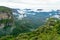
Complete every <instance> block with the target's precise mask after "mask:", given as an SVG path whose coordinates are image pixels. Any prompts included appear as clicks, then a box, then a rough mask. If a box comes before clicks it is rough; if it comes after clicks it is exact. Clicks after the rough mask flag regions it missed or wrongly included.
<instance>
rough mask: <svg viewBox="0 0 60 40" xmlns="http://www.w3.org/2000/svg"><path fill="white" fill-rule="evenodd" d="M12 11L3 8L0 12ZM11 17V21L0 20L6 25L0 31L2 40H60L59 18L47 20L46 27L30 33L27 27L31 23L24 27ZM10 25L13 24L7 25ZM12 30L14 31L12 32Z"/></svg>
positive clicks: (0, 22) (40, 27)
mask: <svg viewBox="0 0 60 40" xmlns="http://www.w3.org/2000/svg"><path fill="white" fill-rule="evenodd" d="M1 7H2V6H1ZM1 7H0V8H1ZM10 10H11V9H9V8H8V9H7V8H6V9H5V7H2V8H1V9H0V12H7V13H12V11H10ZM11 15H12V14H11ZM11 15H10V16H11ZM11 17H12V18H11V19H3V20H0V24H2V23H3V24H5V26H4V27H3V28H2V29H0V40H60V19H59V18H49V19H48V20H46V23H45V24H44V25H42V26H39V27H38V28H36V29H35V30H33V31H29V29H28V28H27V27H26V26H29V25H30V24H29V23H25V24H24V25H23V23H21V24H20V25H16V24H17V23H18V22H15V21H14V17H13V16H11ZM12 19H13V20H12ZM8 23H12V24H13V25H7V24H8ZM26 24H27V25H26ZM29 27H31V26H29ZM11 28H14V29H13V30H12V31H11V30H10V29H11ZM22 28H23V29H22ZM27 31H29V32H27ZM20 32H21V33H20Z"/></svg>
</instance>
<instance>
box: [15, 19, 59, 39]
mask: <svg viewBox="0 0 60 40" xmlns="http://www.w3.org/2000/svg"><path fill="white" fill-rule="evenodd" d="M16 40H60V20H59V19H54V18H51V19H49V20H48V22H47V23H46V24H45V25H43V26H41V27H39V28H38V29H36V30H35V31H33V32H30V33H22V34H20V35H18V37H17V38H16Z"/></svg>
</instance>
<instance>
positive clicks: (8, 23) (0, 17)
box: [0, 6, 13, 35]
mask: <svg viewBox="0 0 60 40" xmlns="http://www.w3.org/2000/svg"><path fill="white" fill-rule="evenodd" d="M12 26H13V17H12V11H11V9H10V8H8V7H4V6H0V33H2V35H4V34H5V35H6V34H9V33H10V30H11V27H12ZM0 35H1V34H0Z"/></svg>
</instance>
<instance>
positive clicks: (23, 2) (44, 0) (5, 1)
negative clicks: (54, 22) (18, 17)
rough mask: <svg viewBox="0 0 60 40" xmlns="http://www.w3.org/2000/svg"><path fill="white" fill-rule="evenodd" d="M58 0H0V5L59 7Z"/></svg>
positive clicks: (59, 2) (32, 7)
mask: <svg viewBox="0 0 60 40" xmlns="http://www.w3.org/2000/svg"><path fill="white" fill-rule="evenodd" d="M59 5H60V0H0V6H7V7H11V8H22V9H24V8H31V9H38V8H43V9H46V10H48V9H55V10H56V9H60V6H59Z"/></svg>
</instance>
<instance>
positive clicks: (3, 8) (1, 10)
mask: <svg viewBox="0 0 60 40" xmlns="http://www.w3.org/2000/svg"><path fill="white" fill-rule="evenodd" d="M0 12H5V13H11V9H10V8H8V7H4V6H0Z"/></svg>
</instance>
